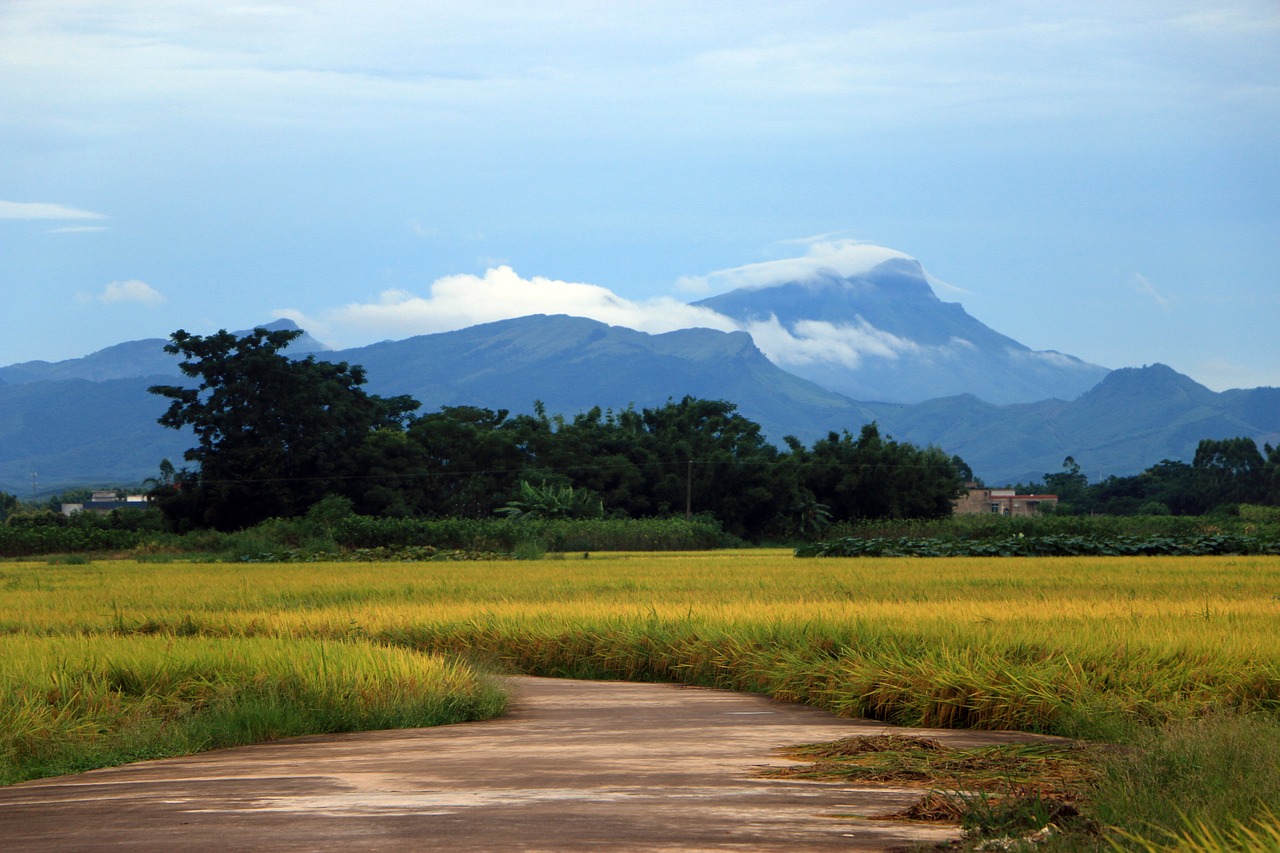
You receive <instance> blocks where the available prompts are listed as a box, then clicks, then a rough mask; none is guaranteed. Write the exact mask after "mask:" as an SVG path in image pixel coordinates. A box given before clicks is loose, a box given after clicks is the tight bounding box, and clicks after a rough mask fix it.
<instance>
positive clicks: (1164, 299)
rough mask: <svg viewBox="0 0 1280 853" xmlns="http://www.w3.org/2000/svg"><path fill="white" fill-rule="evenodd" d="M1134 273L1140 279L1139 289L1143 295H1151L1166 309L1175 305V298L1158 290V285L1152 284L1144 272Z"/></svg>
mask: <svg viewBox="0 0 1280 853" xmlns="http://www.w3.org/2000/svg"><path fill="white" fill-rule="evenodd" d="M1133 275H1134V278H1136V279H1137V281H1138V288H1137V289H1138V292H1139V293H1141V294H1142V295H1143V296H1148V297H1150V298H1151V300H1152V301H1153V302H1155V303H1156V304H1157V305H1159V306H1160V307H1161V308H1164V309H1165V310H1168V309H1169V308H1171V307H1173V300H1172V299H1170V298H1169V297H1168V296H1165V295H1164V294H1163V293H1161V292H1160V291H1158V290H1156V286H1155V285H1154V284H1152V283H1151V282H1150V281H1148V280H1147V277H1146V276H1144V275H1143V274H1142V273H1134V274H1133Z"/></svg>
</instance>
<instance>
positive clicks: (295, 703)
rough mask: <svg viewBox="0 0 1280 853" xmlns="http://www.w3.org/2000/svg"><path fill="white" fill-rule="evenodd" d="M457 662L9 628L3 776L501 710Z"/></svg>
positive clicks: (0, 661) (400, 653)
mask: <svg viewBox="0 0 1280 853" xmlns="http://www.w3.org/2000/svg"><path fill="white" fill-rule="evenodd" d="M502 707H503V697H502V694H501V692H500V691H499V690H498V689H497V688H496V686H495V685H493V684H491V683H490V682H489V681H488V680H486V679H485V678H483V677H481V676H479V675H478V674H477V673H476V672H475V671H474V670H472V669H471V668H470V667H468V666H466V665H464V664H461V663H458V662H456V661H449V660H445V659H443V658H440V657H435V656H430V655H424V654H419V653H415V652H412V651H409V650H406V649H396V648H387V647H381V646H375V645H373V644H370V643H367V642H365V643H361V642H333V641H325V640H311V639H300V640H272V639H265V638H256V639H245V638H235V639H226V638H224V639H217V638H200V637H174V636H168V637H161V636H131V637H102V636H97V637H32V636H21V635H9V636H4V637H0V784H8V783H12V782H18V781H22V780H24V779H32V778H36V777H39V776H48V775H56V774H60V773H68V772H75V771H81V770H87V769H90V768H94V767H102V766H107V765H112V764H119V763H122V762H125V761H131V760H137V759H141V758H155V757H161V756H170V755H184V754H189V753H193V752H198V751H201V750H205V749H214V748H218V747H225V746H234V745H238V744H245V743H254V742H260V741H264V740H274V739H277V738H282V737H289V736H294V735H301V734H315V733H327V732H347V731H358V730H369V729H386V728H403V727H410V726H431V725H440V724H444V723H454V722H460V721H463V720H473V719H483V718H487V717H491V716H494V715H495V714H497V713H499V712H500V711H501V710H502Z"/></svg>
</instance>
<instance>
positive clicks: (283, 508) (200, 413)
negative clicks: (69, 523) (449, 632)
mask: <svg viewBox="0 0 1280 853" xmlns="http://www.w3.org/2000/svg"><path fill="white" fill-rule="evenodd" d="M301 334H302V332H301V331H299V330H277V331H269V330H267V329H262V328H258V329H254V330H253V331H252V332H250V333H249V334H248V335H245V336H244V337H239V338H237V337H236V336H235V335H233V334H230V333H228V332H227V331H225V330H222V331H219V332H218V333H217V334H214V335H210V336H208V337H201V336H199V335H192V334H189V333H187V332H186V331H183V330H181V329H179V330H178V331H176V332H174V333H173V334H172V335H170V341H171V342H170V343H168V344H166V345H165V351H166V352H169V353H173V354H175V355H182V356H183V359H184V360H183V361H182V363H181V364H179V365H178V366H179V369H180V370H181V371H182V373H183V374H184V375H186V376H189V377H192V378H193V379H199V380H200V384H199V385H198V386H197V387H195V388H191V387H187V386H181V385H155V386H152V387H151V388H150V389H148V390H150V391H151V393H153V394H157V395H159V396H162V397H167V398H169V399H170V400H172V402H171V403H170V404H169V408H168V410H166V411H165V413H164V414H163V415H161V416H160V418H159V419H158V420H159V422H160V423H161V424H162V425H164V426H167V427H171V428H173V429H182V428H184V427H191V429H192V431H193V432H194V433H195V438H196V442H197V444H196V446H195V447H193V448H191V449H189V450H187V451H186V453H185V454H184V458H185V459H186V460H187V461H189V462H194V463H196V464H197V465H198V466H199V470H198V471H197V472H195V473H194V474H192V475H190V476H186V477H180V478H179V479H178V484H179V485H180V488H175V489H173V490H172V492H171V494H170V495H169V496H168V497H167V499H164V500H162V501H161V509H163V510H164V511H165V514H166V517H168V518H169V520H170V521H171V522H172V523H176V526H179V527H182V526H197V527H199V526H212V527H217V528H219V529H223V530H233V529H237V528H240V527H245V526H248V525H250V524H254V523H256V522H258V521H261V520H262V519H264V518H269V517H272V516H281V517H289V516H295V515H300V514H302V513H303V512H305V511H306V510H307V508H308V507H310V506H311V505H312V504H313V503H315V502H316V501H317V500H319V499H320V498H322V497H323V496H325V495H326V494H329V493H333V494H339V495H348V496H350V495H351V494H358V493H359V491H360V490H361V488H362V487H363V486H366V485H367V483H366V482H364V481H362V480H361V479H359V475H360V473H361V472H360V471H359V470H358V469H356V467H355V464H356V458H357V453H356V451H357V450H358V449H359V448H360V447H361V446H362V445H363V444H364V442H365V441H367V440H368V438H369V436H370V434H371V433H373V432H374V431H376V430H379V429H402V428H403V425H404V423H405V421H406V419H407V417H408V415H409V413H410V412H412V411H413V410H414V409H416V408H417V407H418V403H417V401H415V400H413V399H412V398H410V397H407V396H399V397H392V398H388V399H383V398H381V397H378V396H375V395H370V394H367V393H365V391H364V390H363V389H362V388H360V386H361V385H362V384H364V382H365V372H364V369H363V368H361V367H360V366H358V365H355V366H352V365H348V364H347V363H346V362H338V363H330V362H322V361H316V360H315V358H314V357H313V356H307V357H306V358H305V359H291V358H289V357H288V356H286V355H284V354H283V353H282V352H281V350H282V349H284V348H285V347H286V346H288V344H289V342H290V341H292V340H293V339H294V338H296V337H298V336H299V335H301Z"/></svg>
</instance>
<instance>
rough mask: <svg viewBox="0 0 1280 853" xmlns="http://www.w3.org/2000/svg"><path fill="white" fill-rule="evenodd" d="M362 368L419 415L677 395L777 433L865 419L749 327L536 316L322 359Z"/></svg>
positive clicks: (813, 433) (573, 408)
mask: <svg viewBox="0 0 1280 853" xmlns="http://www.w3.org/2000/svg"><path fill="white" fill-rule="evenodd" d="M327 357H330V358H335V359H341V360H343V361H347V362H350V363H353V364H359V365H362V366H363V367H364V368H365V369H366V370H367V371H368V375H369V383H368V389H369V390H370V391H372V392H373V393H375V394H382V395H384V396H389V395H391V394H409V395H410V396H412V397H414V398H415V399H417V400H419V401H421V402H422V403H423V405H424V408H425V409H427V410H432V409H436V408H438V407H440V406H453V405H474V406H483V407H486V408H493V409H499V408H501V409H508V410H510V411H512V412H532V411H533V405H534V402H535V401H541V402H542V403H543V405H545V407H546V409H547V411H549V412H559V413H562V414H565V415H573V414H576V413H577V412H583V411H586V410H588V409H590V408H591V407H592V406H601V407H602V408H614V409H622V408H625V407H626V406H628V405H634V406H635V407H636V408H638V409H640V408H648V407H653V406H660V405H662V404H663V403H665V402H666V401H667V400H668V399H670V398H674V399H677V400H678V399H680V398H681V397H683V396H685V395H691V396H694V397H707V398H712V399H723V400H730V401H732V402H734V403H736V404H737V406H738V410H739V411H740V412H741V413H742V414H744V415H745V416H747V417H749V418H751V419H752V420H754V421H756V422H757V423H758V424H760V425H761V427H762V428H763V429H764V431H765V433H766V434H768V435H770V436H773V437H774V438H775V439H777V440H781V438H782V436H783V435H785V434H787V433H795V434H796V435H798V436H800V437H802V438H813V437H817V436H818V435H824V434H825V432H826V429H827V428H818V427H815V426H814V425H815V424H833V425H839V426H836V427H833V428H839V427H841V426H847V427H849V428H851V429H856V428H857V427H858V426H860V425H861V424H862V423H865V422H866V421H867V414H866V412H865V411H864V410H863V409H862V407H861V406H859V405H858V404H857V403H855V402H853V401H852V400H849V399H847V398H844V397H842V396H840V395H839V394H835V393H832V392H830V391H827V390H824V389H823V388H820V387H819V386H817V385H815V384H814V383H812V382H809V381H807V380H804V379H800V378H798V377H796V376H793V375H791V374H789V373H787V372H785V371H783V370H781V369H780V368H778V367H777V366H776V365H774V364H773V363H772V362H770V361H769V360H768V359H767V358H765V357H764V354H763V353H761V352H760V350H759V349H758V348H757V347H756V345H755V344H754V343H753V342H752V340H751V337H750V336H749V335H747V334H746V333H745V332H728V333H726V332H718V331H713V330H711V329H681V330H679V331H675V332H667V333H666V334H661V335H650V334H647V333H645V332H637V331H635V330H633V329H627V328H623V327H620V326H608V325H605V324H604V323H600V322H597V321H595V320H588V319H585V318H582V317H569V316H565V315H557V316H547V315H541V314H539V315H533V316H529V317H521V318H518V319H515V320H501V321H499V322H496V323H486V324H483V325H479V326H472V327H470V328H467V329H462V330H459V331H455V332H442V333H439V334H434V335H419V336H417V337H413V338H408V339H406V340H402V341H384V342H383V343H378V344H373V345H372V346H367V347H359V348H356V349H349V350H341V351H339V352H335V353H332V354H330V355H329V356H327Z"/></svg>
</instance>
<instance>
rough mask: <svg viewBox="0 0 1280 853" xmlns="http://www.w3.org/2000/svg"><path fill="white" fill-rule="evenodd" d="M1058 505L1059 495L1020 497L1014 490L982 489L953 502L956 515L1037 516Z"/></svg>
mask: <svg viewBox="0 0 1280 853" xmlns="http://www.w3.org/2000/svg"><path fill="white" fill-rule="evenodd" d="M1057 505H1058V496H1057V495H1019V494H1016V493H1015V492H1014V490H1013V489H980V488H978V487H977V486H972V485H971V486H970V487H969V493H968V494H967V495H965V496H964V497H961V498H956V499H955V501H953V502H952V507H953V511H954V512H955V514H956V515H980V514H987V515H1035V514H1036V513H1038V512H1040V510H1041V509H1043V508H1045V507H1054V506H1057Z"/></svg>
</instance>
